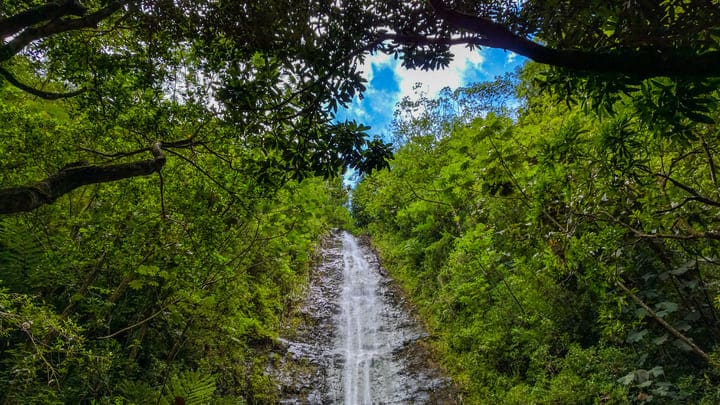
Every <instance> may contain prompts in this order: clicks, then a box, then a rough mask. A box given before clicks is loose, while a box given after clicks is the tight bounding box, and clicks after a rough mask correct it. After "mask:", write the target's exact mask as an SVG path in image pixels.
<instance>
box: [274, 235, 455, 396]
mask: <svg viewBox="0 0 720 405" xmlns="http://www.w3.org/2000/svg"><path fill="white" fill-rule="evenodd" d="M321 255H322V260H321V262H320V263H319V264H318V266H316V268H315V270H314V273H313V274H312V277H311V282H310V285H309V289H308V294H307V296H306V298H305V300H306V301H305V303H304V305H303V306H302V308H301V314H300V316H299V319H300V320H299V321H298V322H297V325H293V326H292V328H289V329H293V330H294V331H293V333H292V336H289V337H287V338H285V339H281V342H282V344H283V346H284V349H285V355H284V356H283V357H282V359H281V360H279V363H280V365H279V367H278V370H282V371H277V374H278V380H279V381H280V384H281V390H282V392H283V394H282V395H283V397H282V403H285V404H305V403H310V404H314V403H323V404H324V403H337V404H422V403H433V404H437V403H441V404H443V403H445V404H452V403H456V401H455V400H454V399H453V397H454V394H453V392H452V387H451V384H450V381H449V380H448V379H447V378H446V377H444V376H443V375H442V372H441V371H440V370H439V369H438V368H437V367H436V366H435V365H433V363H432V361H431V360H430V356H429V354H428V350H427V347H426V344H425V343H424V339H426V338H427V333H426V332H425V331H424V330H423V328H422V327H421V326H420V325H419V324H418V322H417V321H416V320H415V318H414V317H413V315H412V314H411V311H410V310H409V307H408V305H407V304H406V303H405V301H404V299H403V298H402V294H401V293H400V291H399V289H398V288H397V287H396V286H395V285H394V283H393V281H392V280H391V279H389V278H388V277H387V275H385V274H384V270H383V269H382V267H381V266H380V265H379V262H378V259H377V257H376V255H375V254H374V253H373V252H372V251H371V249H370V248H369V247H368V246H367V244H366V243H365V242H364V241H361V240H358V239H357V238H356V237H354V236H353V235H351V234H349V233H347V232H341V231H336V232H334V233H333V235H332V236H331V237H330V238H329V239H327V240H326V243H325V245H324V247H323V248H322V251H321Z"/></svg>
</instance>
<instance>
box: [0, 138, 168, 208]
mask: <svg viewBox="0 0 720 405" xmlns="http://www.w3.org/2000/svg"><path fill="white" fill-rule="evenodd" d="M150 151H151V152H152V154H153V159H148V160H141V161H138V162H131V163H122V164H116V165H104V166H97V165H84V164H83V165H79V166H78V165H73V166H66V167H65V168H63V169H61V170H60V171H59V172H57V173H56V174H54V175H52V176H50V177H48V178H46V179H45V180H42V181H40V182H39V183H36V184H33V185H29V186H21V187H12V188H6V189H0V214H12V213H16V212H25V211H32V210H34V209H35V208H37V207H39V206H41V205H44V204H51V203H53V202H54V201H55V200H57V199H58V198H59V197H61V196H63V195H65V194H67V193H69V192H70V191H72V190H74V189H76V188H78V187H81V186H85V185H88V184H95V183H106V182H111V181H116V180H122V179H126V178H130V177H137V176H147V175H150V174H152V173H155V172H159V171H160V170H161V169H162V167H163V166H164V165H165V155H164V154H163V151H162V149H161V144H160V143H159V142H157V143H155V144H154V145H153V146H152V147H151V148H150Z"/></svg>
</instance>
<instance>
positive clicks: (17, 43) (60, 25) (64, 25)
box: [0, 0, 129, 62]
mask: <svg viewBox="0 0 720 405" xmlns="http://www.w3.org/2000/svg"><path fill="white" fill-rule="evenodd" d="M128 2H129V1H128V0H125V1H120V0H117V1H113V2H111V3H109V4H108V5H107V6H106V7H105V8H101V9H100V10H98V11H96V12H94V13H91V14H88V15H86V16H84V17H82V18H72V19H62V18H60V19H56V20H51V21H50V22H48V23H47V24H45V25H42V26H40V27H37V28H27V29H26V30H24V31H22V32H21V33H20V34H18V35H17V36H16V37H15V38H13V39H12V40H11V41H9V42H7V43H6V44H5V45H3V46H0V62H3V61H6V60H8V59H10V58H11V57H13V56H14V55H15V54H17V53H18V52H20V51H22V50H23V48H25V47H26V46H28V45H29V44H30V43H32V42H34V41H37V40H38V39H41V38H46V37H49V36H52V35H55V34H60V33H63V32H67V31H73V30H79V29H83V28H94V27H97V25H98V24H99V23H100V21H102V20H104V19H106V18H108V17H110V16H111V15H112V14H114V13H115V12H116V11H118V10H119V9H121V8H122V7H123V6H124V5H125V4H127V3H128Z"/></svg>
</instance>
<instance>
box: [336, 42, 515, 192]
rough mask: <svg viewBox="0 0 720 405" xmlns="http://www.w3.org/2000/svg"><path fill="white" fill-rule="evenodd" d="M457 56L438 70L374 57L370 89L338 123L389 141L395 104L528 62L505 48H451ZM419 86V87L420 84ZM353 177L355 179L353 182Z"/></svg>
mask: <svg viewBox="0 0 720 405" xmlns="http://www.w3.org/2000/svg"><path fill="white" fill-rule="evenodd" d="M452 51H453V54H454V55H455V57H454V58H453V61H452V62H451V63H450V65H449V66H448V67H447V68H445V69H443V70H438V71H422V70H409V69H405V68H404V67H402V65H401V61H400V60H398V59H395V58H393V57H392V56H391V55H385V54H374V55H370V56H369V57H367V59H366V60H365V63H364V66H363V69H362V70H363V71H364V77H365V79H366V80H367V83H368V85H367V90H366V91H365V92H364V93H363V97H362V98H360V97H357V96H356V97H355V98H354V99H353V101H352V103H351V104H350V105H349V106H348V108H344V109H343V108H341V109H338V112H337V114H336V120H337V121H345V120H354V121H357V122H358V123H362V124H365V125H368V126H370V127H371V129H370V131H369V133H370V134H371V136H379V137H381V138H383V139H384V140H386V141H390V140H391V139H392V136H391V134H390V130H391V128H390V126H391V124H392V120H393V113H394V112H395V105H396V104H397V103H398V102H399V101H400V100H402V99H403V98H404V97H410V98H411V99H412V98H417V97H419V95H420V94H423V93H424V94H425V95H426V96H427V97H430V98H432V97H435V96H437V95H438V94H439V93H440V91H441V90H442V89H443V88H446V87H449V88H450V89H452V90H454V89H457V88H458V87H464V86H468V85H471V84H473V83H477V82H482V81H488V80H493V79H494V78H495V77H496V76H499V75H502V74H504V73H506V72H511V71H514V70H515V69H516V68H517V67H519V66H521V65H523V64H524V63H525V62H526V60H527V59H525V58H523V57H520V56H518V55H516V54H515V53H513V52H509V51H505V50H502V49H489V48H484V49H480V50H478V49H475V50H470V49H468V48H466V47H464V46H455V47H453V48H452ZM418 83H419V85H418ZM350 177H352V178H353V179H352V180H350ZM355 181H357V179H356V178H355V176H354V174H353V173H348V174H347V175H346V184H350V185H351V184H354V183H355Z"/></svg>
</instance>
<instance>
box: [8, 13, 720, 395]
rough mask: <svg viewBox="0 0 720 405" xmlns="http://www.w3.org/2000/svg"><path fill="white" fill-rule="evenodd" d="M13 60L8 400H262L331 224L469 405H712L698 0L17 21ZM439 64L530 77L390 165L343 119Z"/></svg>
mask: <svg viewBox="0 0 720 405" xmlns="http://www.w3.org/2000/svg"><path fill="white" fill-rule="evenodd" d="M0 38H1V39H2V42H1V43H0V128H2V131H1V132H2V133H1V134H0V403H7V404H33V403H37V404H52V403H72V404H75V403H98V404H106V403H156V404H160V403H183V402H187V403H208V402H212V403H233V404H234V403H259V404H266V403H274V402H276V401H277V400H278V397H277V395H278V394H277V392H276V385H275V383H274V382H273V381H272V378H271V377H269V376H268V375H267V374H266V373H265V371H266V367H267V365H268V363H269V362H272V361H273V351H274V350H275V349H276V347H275V346H276V341H277V336H278V333H279V330H280V328H281V326H282V325H283V324H284V323H286V322H287V321H288V318H289V317H290V316H291V313H292V310H293V307H294V306H295V305H296V304H297V302H298V300H299V299H300V297H301V295H302V291H303V287H304V285H305V284H306V283H307V277H308V269H309V266H311V264H312V262H313V252H314V246H315V245H316V244H317V242H318V241H319V240H320V237H321V236H322V235H323V234H325V233H326V232H327V231H328V230H329V229H331V228H336V227H341V228H356V229H357V230H358V231H366V232H368V233H369V234H370V236H371V237H372V240H373V241H374V244H375V245H376V247H377V248H378V249H379V252H380V253H381V255H382V259H383V261H384V264H385V266H386V267H387V269H388V271H389V272H390V273H391V274H392V275H393V276H394V277H395V278H396V279H398V280H399V282H400V283H401V284H402V286H403V287H404V288H405V291H406V292H407V294H408V298H409V300H410V301H411V302H413V303H414V305H415V306H416V307H417V308H418V311H419V313H420V315H421V317H422V318H423V319H424V321H425V322H426V324H427V326H428V328H429V330H430V332H431V339H430V345H431V346H433V348H434V349H435V350H436V352H437V355H438V358H439V359H440V362H441V364H442V365H443V366H444V367H445V368H446V369H447V371H448V373H449V374H450V375H451V376H452V377H453V378H454V379H455V381H456V382H457V385H458V389H459V391H460V392H461V393H462V398H463V400H464V401H465V403H533V402H534V403H626V402H647V401H655V402H698V403H718V402H720V390H719V389H718V388H717V387H718V382H719V381H718V380H719V379H720V375H719V374H718V373H719V371H718V370H719V369H718V367H719V364H720V355H718V352H717V344H718V339H720V323H719V322H720V321H719V320H718V314H717V310H718V308H720V285H719V284H718V282H719V281H720V279H719V277H718V275H717V274H715V272H716V271H718V270H719V268H718V266H719V265H720V257H718V256H719V254H718V251H719V250H718V248H719V246H718V244H720V232H719V231H718V220H719V215H720V211H719V209H720V188H719V183H718V181H719V180H718V173H717V172H718V169H717V164H718V163H717V151H718V150H719V149H720V139H718V128H717V125H716V122H717V121H718V119H720V111H719V110H718V97H719V95H718V88H719V86H720V82H718V77H720V6H719V5H718V4H717V2H716V1H715V0H664V1H658V2H648V1H625V0H611V1H607V0H597V1H583V2H573V1H561V0H555V1H509V0H488V1H474V0H473V1H471V0H453V1H442V0H427V1H426V0H395V1H374V0H348V1H335V0H311V1H305V2H297V1H289V0H267V1H234V0H233V1H225V0H216V1H194V0H192V1H190V0H80V1H78V0H55V1H42V0H4V1H0ZM451 45H465V46H468V47H470V48H472V49H477V48H478V47H492V48H502V49H507V50H510V51H513V52H516V53H517V54H520V55H523V56H525V57H527V58H529V59H531V60H534V61H536V63H532V64H529V65H527V66H526V67H525V68H523V69H522V71H519V72H516V73H515V74H510V75H507V76H504V77H500V78H498V79H497V80H495V81H494V82H489V83H478V84H475V85H473V86H470V87H467V88H463V89H459V90H457V91H455V92H452V91H445V92H443V93H442V94H441V95H440V96H439V98H434V99H428V98H421V99H419V100H405V101H404V102H402V103H400V104H399V105H398V110H397V112H396V120H395V124H394V139H393V143H394V145H391V144H390V143H388V140H382V139H378V138H371V137H370V135H369V130H370V128H368V127H366V126H364V125H363V124H362V123H357V122H352V121H342V122H341V121H338V120H337V119H336V113H337V111H338V108H342V107H344V106H347V105H348V103H350V102H351V101H352V99H353V97H357V96H359V95H361V94H362V92H363V91H364V90H365V81H364V79H363V76H362V72H361V66H362V62H363V61H364V60H365V58H366V57H367V55H369V54H372V53H378V52H379V53H386V54H392V55H394V56H396V57H398V58H400V59H401V60H402V63H403V65H404V66H406V67H409V68H417V69H430V70H437V69H442V68H443V67H446V66H447V65H448V63H449V61H450V59H451V57H452V55H451V52H450V46H451ZM393 152H394V154H395V158H394V159H391V158H392V155H393ZM349 168H351V169H355V170H357V171H358V172H360V173H362V174H363V176H364V178H363V180H362V181H361V183H360V184H359V185H358V186H357V189H356V190H355V191H354V192H353V193H352V194H353V195H352V199H351V200H352V201H351V203H350V206H351V208H352V209H351V211H352V217H351V213H350V212H349V211H348V209H347V208H346V206H347V201H348V198H347V194H348V192H347V190H346V189H345V188H344V187H343V185H342V183H341V178H340V176H341V175H342V173H343V171H344V170H346V169H349Z"/></svg>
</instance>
